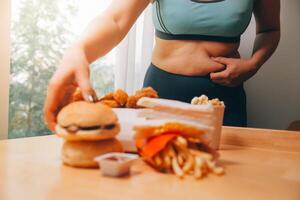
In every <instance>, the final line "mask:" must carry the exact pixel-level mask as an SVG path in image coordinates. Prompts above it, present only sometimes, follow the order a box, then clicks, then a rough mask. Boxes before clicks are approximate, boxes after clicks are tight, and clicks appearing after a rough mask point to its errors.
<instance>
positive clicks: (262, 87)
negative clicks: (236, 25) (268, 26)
mask: <svg viewBox="0 0 300 200" xmlns="http://www.w3.org/2000/svg"><path fill="white" fill-rule="evenodd" d="M299 10H300V1H299V0H288V1H281V29H282V36H281V41H280V44H279V47H278V49H277V50H276V52H275V54H274V55H273V57H272V58H271V59H270V60H269V61H267V63H265V64H264V66H263V67H262V68H261V69H260V71H259V72H258V74H256V75H255V76H254V77H253V78H252V79H250V80H249V81H247V82H246V84H245V86H246V91H247V95H248V105H247V106H248V120H249V126H251V127H262V128H273V129H274V128H275V129H286V128H287V127H288V125H289V123H290V122H292V121H294V120H300V34H299V33H300V25H299V24H300V22H299V21H300V12H299ZM254 37H255V22H254V20H253V19H252V22H251V24H250V27H249V28H248V29H247V31H246V33H245V34H244V35H243V40H242V44H241V47H240V51H241V54H242V56H246V57H248V56H249V55H251V51H252V46H253V41H254Z"/></svg>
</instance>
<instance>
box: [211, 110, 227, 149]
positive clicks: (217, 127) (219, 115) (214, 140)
mask: <svg viewBox="0 0 300 200" xmlns="http://www.w3.org/2000/svg"><path fill="white" fill-rule="evenodd" d="M224 110H225V107H224V106H214V115H215V122H214V131H212V132H211V135H210V136H211V137H210V145H211V147H212V148H214V149H217V150H218V149H219V148H220V141H221V133H222V125H223V118H224Z"/></svg>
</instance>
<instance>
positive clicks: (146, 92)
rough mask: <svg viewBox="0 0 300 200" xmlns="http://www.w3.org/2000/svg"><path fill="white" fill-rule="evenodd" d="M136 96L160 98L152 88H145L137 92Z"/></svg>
mask: <svg viewBox="0 0 300 200" xmlns="http://www.w3.org/2000/svg"><path fill="white" fill-rule="evenodd" d="M135 95H136V96H138V97H139V98H141V97H150V98H158V94H157V92H156V91H155V90H154V89H153V88H152V87H145V88H142V89H141V90H138V91H136V94H135Z"/></svg>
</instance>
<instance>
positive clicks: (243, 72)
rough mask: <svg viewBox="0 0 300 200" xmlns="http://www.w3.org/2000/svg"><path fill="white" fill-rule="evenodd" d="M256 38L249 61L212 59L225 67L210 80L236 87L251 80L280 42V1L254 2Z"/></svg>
mask: <svg viewBox="0 0 300 200" xmlns="http://www.w3.org/2000/svg"><path fill="white" fill-rule="evenodd" d="M254 16H255V20H256V38H255V43H254V48H253V53H252V56H251V58H250V59H236V58H224V57H217V58H213V60H214V61H216V62H219V63H221V64H224V65H226V69H225V70H224V71H222V72H217V73H211V79H212V80H213V81H214V82H216V83H219V84H222V85H226V86H236V85H239V84H241V83H242V82H244V81H246V80H248V79H249V78H251V77H252V76H253V75H254V74H255V73H256V72H257V71H258V70H259V68H260V67H261V66H262V65H263V64H264V63H265V62H266V61H267V60H268V59H269V58H270V56H271V55H272V54H273V53H274V51H275V50H276V48H277V46H278V43H279V40H280V0H255V3H254Z"/></svg>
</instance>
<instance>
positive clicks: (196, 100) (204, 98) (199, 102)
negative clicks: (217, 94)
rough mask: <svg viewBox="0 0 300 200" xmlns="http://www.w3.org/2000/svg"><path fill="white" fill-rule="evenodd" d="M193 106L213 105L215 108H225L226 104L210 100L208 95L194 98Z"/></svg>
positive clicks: (217, 100) (215, 99) (216, 99)
mask: <svg viewBox="0 0 300 200" xmlns="http://www.w3.org/2000/svg"><path fill="white" fill-rule="evenodd" d="M191 104H193V105H203V104H211V105H213V106H224V102H223V101H220V100H219V99H218V98H214V99H209V98H208V97H207V96H206V95H201V96H200V97H194V98H193V99H192V101H191Z"/></svg>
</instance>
